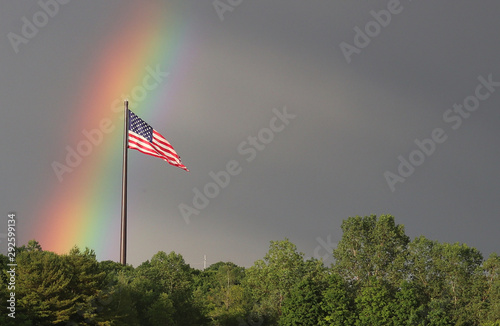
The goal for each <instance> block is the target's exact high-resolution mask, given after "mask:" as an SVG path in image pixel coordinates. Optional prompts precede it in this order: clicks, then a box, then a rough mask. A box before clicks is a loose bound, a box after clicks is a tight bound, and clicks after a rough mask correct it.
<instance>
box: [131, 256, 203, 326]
mask: <svg viewBox="0 0 500 326" xmlns="http://www.w3.org/2000/svg"><path fill="white" fill-rule="evenodd" d="M132 286H133V287H135V288H137V289H138V291H136V297H137V299H138V304H137V310H138V314H139V318H140V319H141V320H143V319H144V320H149V321H150V322H151V325H154V323H153V321H152V320H151V314H150V313H149V312H148V311H149V310H148V309H149V307H151V305H152V304H153V303H154V302H155V301H157V300H159V297H160V295H161V293H165V294H166V295H167V297H165V296H164V299H163V301H164V304H165V305H166V306H168V303H167V301H168V300H171V302H172V308H173V309H172V311H173V317H172V318H173V321H174V322H175V323H176V324H177V325H202V324H203V323H204V321H203V317H202V315H201V312H200V310H199V309H198V307H197V306H196V304H195V302H194V300H193V290H194V289H193V287H194V282H193V275H192V270H191V267H190V266H189V265H188V264H186V262H185V261H184V258H183V257H182V255H180V254H176V253H174V252H171V253H170V254H168V255H167V254H166V253H165V252H163V251H159V252H158V253H156V254H155V255H154V256H153V257H152V258H151V262H150V261H146V262H144V263H142V264H141V265H140V266H139V267H137V269H136V278H135V279H134V281H133V282H132ZM167 298H168V300H167ZM169 309H170V308H169ZM141 323H143V322H142V321H141Z"/></svg>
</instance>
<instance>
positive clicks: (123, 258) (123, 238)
mask: <svg viewBox="0 0 500 326" xmlns="http://www.w3.org/2000/svg"><path fill="white" fill-rule="evenodd" d="M124 105H125V108H124V119H123V120H124V121H125V122H124V133H123V134H124V135H123V169H122V223H121V224H122V226H121V234H120V263H121V264H123V265H126V264H127V163H128V155H127V154H128V151H127V148H128V125H129V114H128V101H125V103H124Z"/></svg>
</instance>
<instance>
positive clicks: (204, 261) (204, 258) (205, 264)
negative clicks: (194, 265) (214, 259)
mask: <svg viewBox="0 0 500 326" xmlns="http://www.w3.org/2000/svg"><path fill="white" fill-rule="evenodd" d="M205 269H207V255H203V270H205Z"/></svg>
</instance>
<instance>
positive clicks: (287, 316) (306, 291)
mask: <svg viewBox="0 0 500 326" xmlns="http://www.w3.org/2000/svg"><path fill="white" fill-rule="evenodd" d="M325 287H326V281H325V280H322V279H315V278H314V277H311V275H307V276H305V277H304V278H303V279H302V280H301V281H300V282H299V283H297V284H296V285H295V286H294V287H293V289H292V291H291V293H290V296H289V297H287V298H286V299H285V300H284V302H283V309H282V311H283V314H282V316H281V318H280V320H279V325H281V326H292V325H293V326H295V325H297V326H298V325H302V326H307V325H311V326H316V325H318V322H319V321H321V320H323V319H324V311H323V310H322V309H321V305H320V304H321V300H322V292H323V290H324V288H325Z"/></svg>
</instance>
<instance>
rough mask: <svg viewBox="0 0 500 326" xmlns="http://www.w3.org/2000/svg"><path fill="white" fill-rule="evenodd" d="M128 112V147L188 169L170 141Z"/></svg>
mask: <svg viewBox="0 0 500 326" xmlns="http://www.w3.org/2000/svg"><path fill="white" fill-rule="evenodd" d="M128 112H129V127H128V148H131V149H136V150H138V151H139V152H141V153H144V154H147V155H151V156H154V157H159V158H161V159H163V160H164V161H167V162H168V163H169V164H171V165H173V166H177V167H180V168H181V169H184V170H186V171H189V170H188V169H187V167H185V166H184V164H182V162H181V158H180V156H179V155H177V153H176V152H175V150H174V148H173V147H172V145H170V143H169V142H168V141H167V140H166V139H165V138H164V137H163V136H162V135H160V133H158V132H157V131H156V130H154V129H153V127H151V126H150V125H148V124H147V123H146V122H145V121H144V120H142V119H141V118H139V117H138V116H137V115H135V114H134V113H133V112H132V111H130V110H129V111H128Z"/></svg>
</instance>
